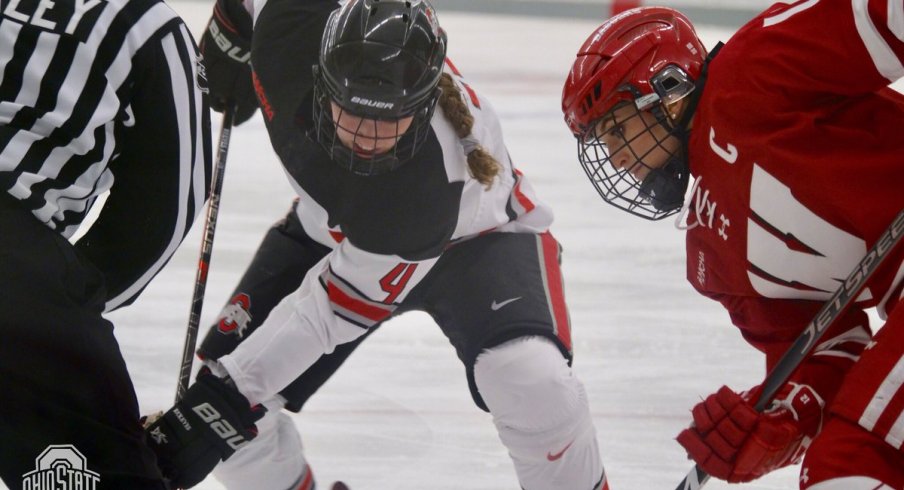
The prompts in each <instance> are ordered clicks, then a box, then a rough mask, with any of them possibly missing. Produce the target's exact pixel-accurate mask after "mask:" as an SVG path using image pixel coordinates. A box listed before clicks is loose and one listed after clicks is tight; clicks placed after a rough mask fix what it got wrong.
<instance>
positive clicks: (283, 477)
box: [213, 397, 314, 490]
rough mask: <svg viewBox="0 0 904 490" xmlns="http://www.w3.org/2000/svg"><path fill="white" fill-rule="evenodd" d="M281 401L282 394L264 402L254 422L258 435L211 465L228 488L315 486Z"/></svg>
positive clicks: (306, 488)
mask: <svg viewBox="0 0 904 490" xmlns="http://www.w3.org/2000/svg"><path fill="white" fill-rule="evenodd" d="M284 403H285V400H283V399H282V398H281V397H276V398H273V399H271V400H268V401H267V402H266V403H264V405H265V406H266V407H267V413H266V415H265V416H264V418H262V419H261V420H259V421H258V422H257V423H256V425H257V429H258V435H257V437H255V438H254V439H252V440H251V442H249V443H248V444H246V445H245V446H243V447H242V448H241V449H239V450H238V451H236V452H235V453H234V454H233V455H232V456H231V457H230V458H229V459H227V460H226V461H224V462H222V463H220V464H219V465H217V467H216V468H215V469H214V471H213V475H214V477H215V478H216V479H217V480H218V481H219V482H220V483H222V484H223V486H225V487H226V488H227V489H229V490H244V489H248V488H272V489H283V488H285V489H290V488H291V489H292V490H311V489H313V488H314V480H313V474H312V473H311V469H310V467H309V466H308V464H307V461H306V460H305V458H304V452H303V448H302V445H301V436H300V435H299V434H298V429H296V428H295V424H294V423H293V422H292V419H291V417H289V416H288V415H286V413H285V412H283V411H282V410H281V409H282V406H283V404H284Z"/></svg>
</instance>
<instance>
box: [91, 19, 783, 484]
mask: <svg viewBox="0 0 904 490" xmlns="http://www.w3.org/2000/svg"><path fill="white" fill-rule="evenodd" d="M172 5H173V7H174V8H175V9H176V10H178V11H179V12H180V13H181V14H182V15H183V16H184V17H185V18H186V20H187V21H188V23H189V25H190V26H191V27H192V29H193V30H194V32H195V33H200V32H201V29H202V28H203V25H204V23H205V22H206V19H207V17H208V16H209V12H210V3H194V2H174V3H173V4H172ZM603 14H604V12H602V11H601V12H600V18H601V19H602V16H603ZM439 16H440V21H441V23H442V24H443V26H444V27H445V28H446V30H447V31H448V33H449V38H450V43H449V55H450V56H451V58H452V59H453V60H454V61H455V63H456V65H457V66H458V68H459V69H460V70H461V71H462V72H463V73H464V74H465V75H466V76H467V77H468V78H469V80H470V82H471V83H472V85H473V86H474V87H476V88H477V89H478V90H480V91H482V92H483V93H485V94H486V95H488V97H489V98H490V99H491V101H492V102H493V104H494V105H495V107H496V108H497V109H498V111H499V113H500V115H501V117H502V124H503V128H504V130H505V135H506V141H507V144H508V148H509V150H510V152H511V155H512V157H513V159H514V160H515V162H516V164H517V165H518V166H519V167H520V168H521V169H522V170H523V171H524V172H525V173H526V174H527V175H528V176H529V178H530V179H531V180H532V182H533V185H534V187H535V188H536V189H537V192H538V193H539V195H540V197H541V198H542V199H543V200H545V201H546V202H548V203H550V204H551V205H552V207H553V209H554V210H555V212H556V222H555V224H554V227H553V233H554V234H555V235H556V237H557V238H558V239H559V240H560V241H561V243H562V245H563V246H564V250H565V253H564V257H563V261H564V262H563V269H564V274H565V279H566V290H567V295H568V301H569V305H570V311H571V319H572V323H573V336H574V341H575V345H574V350H575V362H574V369H575V371H576V372H577V374H578V375H579V377H580V378H581V379H582V380H583V382H584V383H585V385H586V386H587V390H588V393H589V396H590V405H591V410H592V413H593V419H594V422H595V424H596V427H597V430H598V438H599V442H600V447H601V450H602V456H603V462H604V465H605V467H606V470H607V473H608V476H609V481H610V487H611V489H612V490H653V489H662V490H671V489H673V488H675V487H676V486H677V484H678V482H679V481H680V480H681V479H682V478H683V477H684V475H685V474H686V472H687V471H688V470H689V469H690V468H691V467H692V465H691V463H690V462H689V461H688V460H687V458H686V456H685V453H684V450H683V449H682V448H681V447H680V446H679V445H678V444H677V443H676V442H675V441H674V437H675V435H676V434H677V433H678V432H679V431H680V430H681V429H682V428H683V427H685V426H686V425H687V424H688V423H689V421H690V414H689V410H690V408H691V407H692V406H693V405H694V404H695V403H697V402H698V401H699V400H700V399H701V397H702V396H705V395H707V394H709V393H711V392H713V391H714V390H716V389H717V388H718V387H719V386H720V385H722V384H728V385H729V386H732V387H735V388H746V387H748V386H750V385H753V384H756V383H758V382H759V381H760V380H761V379H762V377H763V374H764V373H763V362H762V360H761V357H760V356H759V354H758V353H757V352H755V351H754V350H753V349H752V348H750V347H748V346H747V345H746V344H745V343H744V342H743V340H742V339H741V338H740V335H738V333H737V332H736V330H735V329H734V327H732V326H731V325H730V323H729V321H728V317H727V315H726V314H725V313H724V311H723V310H722V309H721V307H720V306H719V305H718V304H716V303H715V302H712V301H709V300H707V299H705V298H703V297H701V296H698V295H697V294H696V293H695V292H694V291H693V290H692V288H691V286H690V285H689V284H688V283H687V282H686V281H685V265H684V242H683V232H680V231H678V230H676V229H675V228H674V227H673V226H672V223H671V221H670V220H669V221H667V222H660V223H650V222H646V221H644V220H640V219H637V218H633V217H631V216H629V215H627V214H625V213H622V212H620V211H618V210H616V209H615V208H611V207H610V206H608V205H606V204H604V203H603V202H602V201H601V200H600V199H599V197H598V196H597V195H596V194H595V192H594V191H593V189H592V187H591V186H590V184H589V183H588V182H587V179H586V177H585V176H584V175H583V173H582V170H581V169H580V166H579V165H578V163H577V160H576V149H575V144H574V140H573V138H572V137H571V135H570V134H569V133H568V131H567V130H566V128H565V125H564V124H563V122H562V116H561V112H560V110H559V103H560V99H559V97H560V93H561V88H562V82H563V80H564V77H565V75H566V73H567V71H568V69H569V67H570V64H571V62H572V59H573V58H572V57H573V55H574V53H575V52H576V51H577V49H578V47H579V46H580V45H581V43H582V42H583V40H584V38H585V37H586V36H587V35H588V34H589V33H590V32H591V31H592V30H593V28H594V27H595V26H596V24H597V21H595V20H594V21H580V20H545V19H538V18H519V17H503V16H489V15H483V16H478V15H470V14H453V13H447V14H443V13H442V12H440V13H439ZM701 35H702V37H703V40H704V42H705V44H706V45H707V46H712V45H713V44H714V43H715V41H717V40H727V38H728V36H729V35H730V32H727V31H725V30H719V29H714V28H702V29H701ZM286 62H287V63H291V62H292V60H286ZM214 120H215V121H216V123H215V126H218V124H219V120H220V117H219V115H214ZM218 131H219V128H218V127H215V128H214V134H215V137H216V134H217V133H218ZM292 197H293V193H292V191H291V189H290V188H289V185H288V184H287V183H286V180H285V178H284V176H283V172H282V170H281V167H280V165H279V163H278V161H277V160H276V158H275V156H274V154H273V152H272V150H271V148H270V143H269V140H268V138H267V134H266V130H265V128H264V124H263V121H262V119H261V118H260V116H259V115H257V116H255V118H254V119H252V120H251V121H249V122H248V123H245V124H243V125H242V126H240V127H238V128H236V130H235V131H234V133H233V136H232V144H231V145H230V148H229V159H228V164H227V171H226V177H225V188H224V190H223V199H222V205H221V208H220V215H219V223H218V226H217V232H216V240H215V245H214V252H213V258H212V264H211V271H210V276H209V281H208V285H207V297H206V299H205V307H204V312H203V315H202V321H201V330H202V332H201V335H202V336H203V334H204V332H205V331H206V328H207V325H209V324H210V323H211V322H212V320H213V319H214V318H215V316H216V314H217V313H218V311H219V309H220V308H221V307H222V305H223V304H224V302H225V301H226V300H227V299H228V298H227V296H228V295H229V293H230V292H231V291H232V288H233V287H234V286H235V284H236V283H237V281H238V278H239V277H240V275H241V273H242V272H243V271H244V269H245V267H246V265H247V263H248V261H249V260H250V258H251V256H252V255H253V253H254V251H255V250H256V247H257V245H258V243H259V241H260V239H261V237H262V236H263V233H264V231H265V230H266V229H267V228H268V227H269V226H270V225H271V224H272V223H273V222H274V221H276V220H277V219H279V218H280V217H282V215H283V214H284V213H285V211H286V210H287V209H288V206H289V203H290V200H291V199H292ZM202 222H203V217H202V219H199V220H198V222H197V223H196V225H195V228H194V230H193V232H192V233H191V234H190V235H189V236H188V238H187V239H186V241H185V243H184V244H183V246H182V247H181V248H180V249H179V251H178V252H177V253H176V255H175V256H174V257H173V259H172V261H171V262H170V264H169V265H168V266H167V267H166V268H165V269H164V270H163V272H162V273H161V274H160V275H159V276H158V277H157V278H156V279H155V280H154V281H153V282H152V283H151V285H150V287H148V288H147V290H146V291H145V292H144V294H143V295H142V297H141V298H140V299H139V300H138V301H137V302H136V303H135V304H134V305H133V306H131V307H128V308H126V309H124V310H122V311H120V312H116V313H114V314H112V315H110V319H111V320H113V322H114V323H115V324H116V335H117V338H118V339H119V341H120V343H121V347H122V350H123V353H124V356H125V358H126V360H127V363H128V367H129V370H130V372H131V375H132V378H133V380H134V383H135V387H136V390H137V393H138V398H139V401H140V404H141V409H142V411H143V412H145V413H147V412H151V411H156V410H159V409H165V408H167V407H169V406H170V405H171V403H172V401H173V395H174V390H175V385H176V378H177V373H178V367H179V360H180V357H181V353H182V346H183V338H184V335H185V328H186V324H187V319H188V312H189V303H190V299H191V296H192V288H193V284H194V277H195V267H196V264H197V259H198V251H199V248H200V241H201V238H200V237H201V233H200V230H201V226H202ZM487 306H488V307H489V304H487ZM195 367H196V368H197V365H196V366H195ZM294 420H295V422H296V424H297V425H298V427H299V428H300V430H301V432H302V436H303V438H304V442H305V444H306V447H307V457H308V459H309V461H310V463H311V464H312V466H313V469H314V472H315V475H316V476H317V478H318V482H319V484H320V488H329V487H328V484H329V483H330V482H332V481H333V480H337V479H341V480H344V481H345V482H346V483H348V484H349V485H350V487H351V488H352V489H353V490H415V489H417V490H423V489H431V490H453V489H454V490H460V489H468V490H503V489H509V490H514V489H516V488H519V487H518V484H517V481H516V479H515V475H514V471H513V468H512V465H511V463H510V460H509V458H508V455H507V453H506V450H505V448H504V447H503V446H502V444H501V443H500V442H499V441H498V439H497V436H496V433H495V430H494V427H493V425H492V423H491V420H490V416H489V415H488V414H486V413H484V412H482V411H480V410H479V409H477V408H476V407H475V406H474V405H473V403H472V402H471V398H470V395H469V393H468V389H467V384H466V381H465V376H464V369H463V367H462V365H461V364H460V363H459V361H458V359H457V358H456V356H455V352H454V350H453V349H452V347H451V346H450V345H449V344H448V342H447V341H446V339H445V337H443V335H442V333H441V332H440V331H439V328H438V327H437V326H436V325H435V324H434V323H433V322H432V321H431V320H430V318H429V317H428V316H427V315H424V314H418V313H412V314H408V315H404V316H402V317H400V318H397V319H394V320H392V321H391V322H390V323H388V324H386V325H385V326H384V327H383V328H382V329H381V331H380V332H378V333H377V334H376V335H374V336H373V337H371V338H370V339H369V340H368V341H367V342H365V343H364V345H363V346H362V347H361V348H360V349H359V350H358V351H357V352H356V353H355V354H353V355H352V357H351V358H350V359H349V361H348V362H347V363H346V365H345V366H343V367H342V369H341V370H340V371H339V372H338V373H337V374H336V375H335V376H334V377H333V379H332V380H330V381H329V382H328V383H327V384H326V385H325V386H324V387H323V389H322V390H321V391H320V392H318V393H317V394H316V395H315V396H314V397H313V398H312V399H311V400H310V402H309V403H308V404H307V405H306V407H305V409H304V411H303V412H302V413H301V414H299V415H296V416H294ZM88 467H89V468H90V461H89V462H88ZM797 471H798V470H797V468H790V469H785V470H782V471H778V472H775V473H774V474H771V475H769V476H767V477H765V478H763V479H761V480H760V481H757V482H755V483H751V484H747V485H744V486H741V487H738V486H736V485H734V486H730V487H729V485H727V484H725V483H722V482H717V481H712V482H710V484H708V485H707V486H706V488H707V489H713V490H716V489H726V488H744V489H750V490H754V489H759V490H766V489H796V488H797ZM196 488H199V489H204V490H214V489H221V488H223V487H222V486H221V485H219V484H218V483H217V482H216V481H215V480H213V479H212V478H208V479H207V480H206V481H204V482H203V483H202V484H200V485H199V486H197V487H196ZM254 490H271V489H263V488H261V489H254ZM273 490H281V489H273Z"/></svg>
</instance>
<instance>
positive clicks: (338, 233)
mask: <svg viewBox="0 0 904 490" xmlns="http://www.w3.org/2000/svg"><path fill="white" fill-rule="evenodd" d="M329 232H330V236H331V237H333V240H336V243H339V242H341V241H342V240H345V234H343V233H342V232H341V231H333V230H329Z"/></svg>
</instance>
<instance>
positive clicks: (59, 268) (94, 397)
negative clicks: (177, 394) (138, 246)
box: [0, 193, 166, 490]
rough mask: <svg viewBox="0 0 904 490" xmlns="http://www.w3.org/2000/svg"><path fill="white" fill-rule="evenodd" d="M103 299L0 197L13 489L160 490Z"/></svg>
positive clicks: (64, 248)
mask: <svg viewBox="0 0 904 490" xmlns="http://www.w3.org/2000/svg"><path fill="white" fill-rule="evenodd" d="M104 296H105V293H104V286H103V278H102V276H101V274H100V272H99V271H98V270H97V269H96V268H94V266H92V265H91V264H90V263H88V261H87V260H85V259H84V258H82V257H81V256H80V255H79V254H78V253H77V252H76V250H75V248H74V247H72V246H71V245H70V244H69V242H68V241H67V240H66V239H65V238H63V237H62V236H60V235H59V234H58V233H56V232H54V231H53V230H51V229H50V228H48V227H47V226H45V225H44V224H42V223H40V222H39V221H38V220H37V219H36V218H35V217H34V216H33V215H32V214H31V213H30V212H28V211H26V210H24V209H21V208H19V206H18V204H17V203H15V202H14V201H12V200H11V198H9V197H8V196H6V195H5V193H4V195H3V196H2V197H0V477H2V479H3V481H4V483H5V484H6V485H7V486H8V487H9V488H10V489H11V490H18V489H20V488H25V489H40V488H86V489H90V488H98V489H123V490H125V489H128V490H144V489H156V490H161V489H165V488H166V486H165V485H164V483H163V480H162V478H161V477H160V473H159V470H158V469H157V467H156V464H155V458H154V455H153V453H152V452H151V450H150V449H149V448H148V447H147V446H146V445H145V443H144V434H143V431H142V430H141V427H140V424H139V421H138V403H137V400H136V398H135V393H134V389H133V387H132V382H131V380H130V379H129V375H128V372H127V371H126V366H125V362H124V361H123V358H122V354H121V353H120V350H119V345H118V344H117V342H116V339H115V338H114V337H113V325H112V324H111V323H110V322H108V321H107V320H105V319H104V318H103V317H102V316H101V312H102V311H103V303H104V299H105V298H104ZM64 466H65V467H66V468H68V470H67V469H66V468H64ZM65 479H69V482H68V484H67V486H65V487H64V486H61V485H60V483H58V482H60V480H65ZM74 480H79V481H80V484H81V485H82V486H81V487H77V486H74V483H75V482H74Z"/></svg>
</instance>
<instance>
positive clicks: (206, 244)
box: [176, 105, 235, 402]
mask: <svg viewBox="0 0 904 490" xmlns="http://www.w3.org/2000/svg"><path fill="white" fill-rule="evenodd" d="M234 119H235V106H231V105H230V106H227V107H226V110H225V111H223V127H222V128H221V129H220V144H219V146H218V147H217V161H216V165H215V166H214V169H213V176H212V177H211V182H210V189H211V190H210V202H209V203H208V204H207V219H206V221H205V222H204V238H203V240H202V241H201V259H200V260H199V261H198V271H197V273H196V274H195V291H194V293H193V294H192V298H191V312H190V313H189V315H188V329H187V331H186V332H185V346H184V347H183V349H182V364H181V365H180V366H179V384H178V385H177V386H176V401H177V402H178V401H179V400H181V399H182V395H184V394H185V390H187V389H188V379H189V377H190V376H191V368H192V362H193V361H194V359H195V345H196V344H197V343H198V324H199V323H200V321H201V307H202V306H203V305H204V289H205V288H206V287H207V271H208V269H209V268H210V255H211V252H212V251H213V234H214V232H215V231H216V228H217V214H219V210H220V194H221V193H222V192H223V173H224V171H225V170H226V154H227V153H228V152H229V137H230V136H231V135H232V124H233V121H234Z"/></svg>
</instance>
